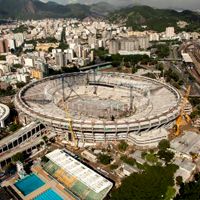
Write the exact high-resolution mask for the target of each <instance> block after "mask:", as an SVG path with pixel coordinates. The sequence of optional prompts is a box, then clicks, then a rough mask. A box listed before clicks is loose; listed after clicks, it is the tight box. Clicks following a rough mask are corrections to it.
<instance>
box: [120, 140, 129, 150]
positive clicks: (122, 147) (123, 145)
mask: <svg viewBox="0 0 200 200" xmlns="http://www.w3.org/2000/svg"><path fill="white" fill-rule="evenodd" d="M127 148H128V144H127V142H125V141H124V140H122V141H120V143H119V144H118V149H119V150H120V151H126V149H127Z"/></svg>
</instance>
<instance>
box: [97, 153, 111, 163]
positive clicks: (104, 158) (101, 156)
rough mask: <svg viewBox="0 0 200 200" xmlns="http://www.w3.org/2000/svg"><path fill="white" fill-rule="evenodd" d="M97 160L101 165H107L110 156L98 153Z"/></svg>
mask: <svg viewBox="0 0 200 200" xmlns="http://www.w3.org/2000/svg"><path fill="white" fill-rule="evenodd" d="M98 160H99V162H100V163H101V164H103V165H108V164H110V163H111V161H112V158H111V156H109V155H107V154H99V156H98Z"/></svg>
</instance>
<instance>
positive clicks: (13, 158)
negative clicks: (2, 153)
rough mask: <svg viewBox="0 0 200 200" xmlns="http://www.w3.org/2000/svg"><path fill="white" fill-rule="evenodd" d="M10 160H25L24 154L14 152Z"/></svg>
mask: <svg viewBox="0 0 200 200" xmlns="http://www.w3.org/2000/svg"><path fill="white" fill-rule="evenodd" d="M12 160H13V161H14V162H17V161H20V162H22V163H23V162H24V160H25V156H24V154H23V153H21V152H19V153H17V154H15V155H14V156H13V157H12Z"/></svg>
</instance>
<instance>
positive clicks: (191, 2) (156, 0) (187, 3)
mask: <svg viewBox="0 0 200 200" xmlns="http://www.w3.org/2000/svg"><path fill="white" fill-rule="evenodd" d="M43 1H48V0H43ZM49 1H55V2H57V3H62V4H68V3H82V4H91V3H96V2H101V1H105V2H108V3H112V4H114V5H124V6H125V5H129V4H133V3H137V4H145V5H150V6H154V7H158V8H184V9H200V0H49Z"/></svg>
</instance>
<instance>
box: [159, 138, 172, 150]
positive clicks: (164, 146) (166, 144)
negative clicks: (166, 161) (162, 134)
mask: <svg viewBox="0 0 200 200" xmlns="http://www.w3.org/2000/svg"><path fill="white" fill-rule="evenodd" d="M158 148H159V149H160V150H166V149H168V148H170V142H169V140H166V139H163V140H161V141H160V142H159V144H158Z"/></svg>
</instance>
